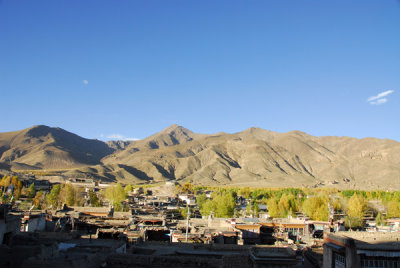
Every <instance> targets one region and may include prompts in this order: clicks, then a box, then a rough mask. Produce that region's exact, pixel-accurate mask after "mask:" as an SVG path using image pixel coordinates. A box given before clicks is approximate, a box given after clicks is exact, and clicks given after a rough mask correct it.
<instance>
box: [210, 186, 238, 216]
mask: <svg viewBox="0 0 400 268" xmlns="http://www.w3.org/2000/svg"><path fill="white" fill-rule="evenodd" d="M213 201H214V203H215V217H218V218H227V217H232V216H233V213H234V210H235V206H236V201H235V199H234V197H233V196H232V193H230V192H226V193H224V194H222V195H218V196H217V197H216V198H214V200H213Z"/></svg>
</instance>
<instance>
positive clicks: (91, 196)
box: [89, 190, 101, 207]
mask: <svg viewBox="0 0 400 268" xmlns="http://www.w3.org/2000/svg"><path fill="white" fill-rule="evenodd" d="M89 202H90V204H91V205H92V206H93V207H100V206H101V204H100V200H99V198H98V197H97V195H96V193H95V192H94V191H93V190H89Z"/></svg>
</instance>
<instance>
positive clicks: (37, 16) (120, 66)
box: [0, 0, 400, 141]
mask: <svg viewBox="0 0 400 268" xmlns="http://www.w3.org/2000/svg"><path fill="white" fill-rule="evenodd" d="M399 86H400V2H399V1H397V0H359V1H358V0H355V1H348V0H337V1H320V0H319V1H317V0H315V1H306V0H280V1H267V0H259V1H257V0H250V1H244V0H243V1H236V0H226V1H222V0H201V1H200V0H181V1H174V0H159V1H152V0H142V1H139V0H120V1H112V0H110V1H104V0H76V1H74V0H58V1H54V0H48V1H44V0H35V1H32V0H2V1H0V98H1V102H0V103H1V107H0V109H1V112H0V132H4V131H12V130H19V129H24V128H27V127H29V126H32V125H38V124H45V125H49V126H54V127H55V126H58V127H61V128H64V129H66V130H68V131H71V132H74V133H76V134H78V135H81V136H83V137H86V138H98V139H104V140H107V139H108V138H107V137H118V136H117V135H120V137H125V138H144V137H146V136H148V135H151V134H153V133H155V132H157V131H160V130H161V129H163V128H166V127H168V126H169V125H171V124H174V123H177V124H179V125H182V126H185V127H186V128H188V129H191V130H192V131H195V132H199V133H215V132H218V131H225V132H237V131H242V130H244V129H246V128H249V127H252V126H257V127H261V128H264V129H269V130H272V131H278V132H286V131H290V130H301V131H304V132H307V133H309V134H311V135H317V136H324V135H335V136H352V137H360V138H361V137H378V138H390V139H395V140H398V141H400V123H399V121H400V120H399V117H400V97H399V93H400V88H399ZM374 96H375V98H374ZM112 135H114V136H112Z"/></svg>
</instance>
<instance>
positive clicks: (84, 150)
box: [0, 125, 400, 189]
mask: <svg viewBox="0 0 400 268" xmlns="http://www.w3.org/2000/svg"><path fill="white" fill-rule="evenodd" d="M36 128H39V129H42V132H43V133H41V134H40V135H39V134H37V135H32V134H29V135H27V134H28V132H30V130H32V129H36ZM49 130H51V131H49ZM46 131H47V132H46ZM34 132H35V131H34ZM36 132H40V131H37V130H36ZM58 132H61V133H68V132H66V131H64V130H61V129H53V128H48V127H44V126H40V127H35V128H31V129H28V130H24V131H20V132H13V133H2V134H0V148H1V149H0V150H1V151H0V153H1V158H0V160H1V161H2V162H3V163H4V164H8V165H9V164H11V165H12V166H13V167H15V166H18V167H19V168H21V167H23V166H24V165H27V166H28V167H31V166H34V167H37V168H45V167H48V166H52V167H57V168H66V167H75V169H69V170H68V171H65V173H64V174H65V175H67V176H74V175H80V176H85V175H91V176H94V177H97V178H99V179H105V180H121V181H123V182H125V183H139V182H158V181H166V180H177V181H192V182H193V183H195V184H200V185H237V186H266V187H287V186H300V187H301V186H306V187H312V186H319V187H325V186H332V187H337V188H363V189H386V188H388V189H400V143H399V142H396V141H393V140H382V139H375V138H365V139H356V138H349V137H314V136H311V135H308V134H306V133H303V132H300V131H292V132H287V133H277V132H272V131H268V130H264V129H260V128H250V129H247V130H245V131H242V132H239V133H234V134H226V133H218V134H214V135H206V134H196V133H193V132H191V131H190V130H188V129H185V128H183V127H181V126H177V125H172V126H170V127H169V128H167V129H164V130H163V131H161V132H159V133H157V134H155V135H153V136H150V137H148V138H146V139H143V140H139V141H132V142H127V143H121V142H111V143H110V142H109V143H108V145H107V144H105V143H103V142H100V141H93V140H86V139H83V138H80V137H78V136H76V135H74V134H72V133H68V135H67V134H65V135H56V134H55V133H58ZM46 133H47V134H46ZM33 136H35V137H33ZM54 136H57V138H55V137H54ZM12 137H17V138H12ZM72 137H74V138H72ZM64 139H65V140H64ZM67 140H68V141H67ZM72 140H74V142H72ZM78 140H79V141H80V142H81V144H80V145H77V146H75V145H76V143H77V142H78ZM89 143H90V145H88V144H89ZM11 144H12V145H11ZM49 148H51V150H50V149H49ZM33 156H34V157H33ZM83 165H86V166H85V167H82V166H83Z"/></svg>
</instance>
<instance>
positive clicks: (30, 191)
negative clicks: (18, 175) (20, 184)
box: [28, 183, 36, 198]
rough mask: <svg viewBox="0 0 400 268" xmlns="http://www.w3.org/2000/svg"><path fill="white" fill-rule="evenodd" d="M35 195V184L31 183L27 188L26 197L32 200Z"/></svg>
mask: <svg viewBox="0 0 400 268" xmlns="http://www.w3.org/2000/svg"><path fill="white" fill-rule="evenodd" d="M35 195H36V189H35V184H34V183H32V184H31V185H30V186H29V188H28V197H29V198H34V197H35Z"/></svg>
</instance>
